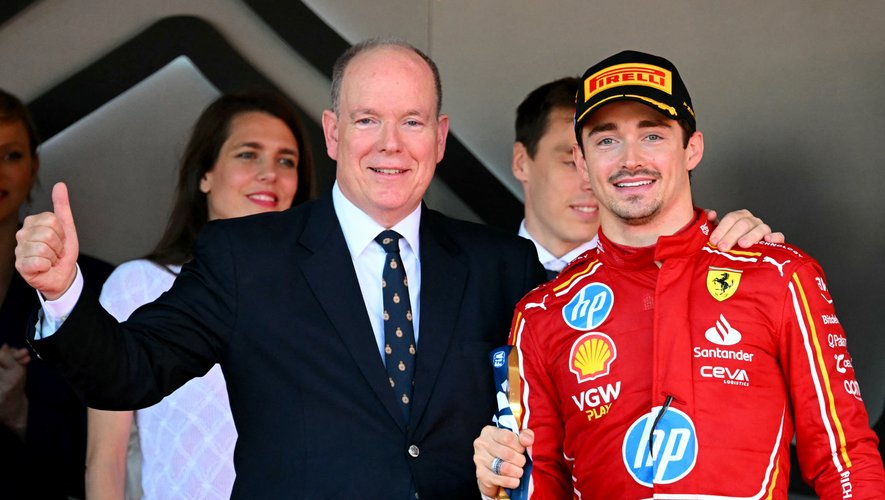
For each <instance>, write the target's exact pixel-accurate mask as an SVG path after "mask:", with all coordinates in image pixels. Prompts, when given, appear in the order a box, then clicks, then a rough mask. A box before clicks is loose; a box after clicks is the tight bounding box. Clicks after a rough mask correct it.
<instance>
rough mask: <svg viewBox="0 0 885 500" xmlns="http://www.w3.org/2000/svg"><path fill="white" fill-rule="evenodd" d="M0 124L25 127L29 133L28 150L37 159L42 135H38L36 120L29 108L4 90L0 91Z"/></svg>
mask: <svg viewBox="0 0 885 500" xmlns="http://www.w3.org/2000/svg"><path fill="white" fill-rule="evenodd" d="M0 122H6V123H15V122H19V123H21V124H22V125H24V126H25V131H26V132H27V133H28V149H30V151H31V156H32V157H34V158H36V157H37V146H39V145H40V135H39V134H38V133H37V127H36V126H35V125H34V119H33V118H32V117H31V113H30V112H29V111H28V108H27V107H26V106H25V105H24V103H22V102H21V100H20V99H19V98H18V97H16V96H14V95H12V94H10V93H9V92H6V91H5V90H3V89H0Z"/></svg>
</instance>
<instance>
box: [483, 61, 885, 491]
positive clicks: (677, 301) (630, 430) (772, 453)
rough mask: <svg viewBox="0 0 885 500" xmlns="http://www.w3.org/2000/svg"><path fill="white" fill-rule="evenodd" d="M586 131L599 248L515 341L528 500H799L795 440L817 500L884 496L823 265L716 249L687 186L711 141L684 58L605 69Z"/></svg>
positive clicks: (550, 294) (792, 254)
mask: <svg viewBox="0 0 885 500" xmlns="http://www.w3.org/2000/svg"><path fill="white" fill-rule="evenodd" d="M575 128H576V133H577V134H578V140H579V145H580V149H576V153H575V157H576V162H577V163H578V164H579V166H582V167H583V168H585V169H586V170H587V172H588V176H589V179H590V183H591V185H592V188H593V191H594V193H595V194H596V196H597V198H598V199H599V200H600V218H601V222H602V230H601V232H600V234H599V238H600V245H599V248H598V249H597V250H596V251H591V252H588V253H586V254H584V255H583V256H582V257H580V258H578V259H577V260H575V261H574V262H572V263H571V264H570V265H569V266H568V267H567V268H566V269H565V270H564V271H563V272H562V273H561V274H560V276H559V277H558V278H557V279H555V280H554V281H552V282H550V283H547V284H545V285H542V286H541V287H539V288H538V289H536V290H534V291H533V292H531V293H530V294H529V295H527V296H526V297H525V298H524V299H523V300H522V301H521V302H520V304H519V305H518V306H517V310H516V315H515V317H514V322H513V329H512V332H511V337H510V342H511V344H513V345H515V346H516V347H517V351H518V353H519V356H520V369H521V370H520V371H521V379H522V384H521V387H519V388H518V389H516V390H518V391H520V395H521V401H522V404H523V408H522V422H521V424H522V427H523V428H528V429H532V430H533V431H534V441H533V446H531V448H530V450H529V453H530V457H531V459H532V461H533V469H532V471H531V474H530V476H528V477H527V478H523V480H528V481H530V486H529V494H530V497H531V498H540V499H546V498H553V499H561V498H568V497H571V496H575V497H576V498H582V499H589V498H661V499H677V498H678V499H685V498H697V499H713V498H716V499H724V498H746V499H748V498H755V499H760V498H786V497H787V482H788V478H789V443H790V440H791V439H792V437H793V434H794V432H795V434H796V441H797V448H798V453H799V461H800V463H801V465H802V470H803V472H804V474H805V479H806V480H807V481H808V482H809V483H810V484H812V485H813V486H814V488H815V491H816V492H817V494H818V495H819V496H820V497H821V498H823V499H835V498H853V499H859V498H885V473H883V469H882V461H881V459H880V457H879V455H878V452H877V449H876V443H877V441H876V438H875V436H874V434H873V433H872V431H871V430H870V428H869V424H868V417H867V413H866V411H865V409H864V406H863V402H862V401H861V396H860V391H859V388H858V385H857V381H856V379H855V376H854V371H853V369H852V367H851V358H850V356H849V355H848V352H847V348H846V338H845V334H844V332H843V330H842V328H841V326H840V324H839V320H838V317H837V316H836V314H835V310H834V308H833V304H832V298H831V297H830V295H829V292H828V291H827V287H826V281H825V278H824V275H823V272H822V270H821V268H820V266H819V265H818V264H817V262H816V261H814V259H812V258H810V257H808V256H806V255H804V253H803V252H801V251H800V250H798V249H796V248H794V247H792V246H789V245H781V244H767V243H760V244H757V245H756V246H754V247H752V248H751V249H749V250H746V251H730V252H721V251H718V250H716V249H715V247H714V246H712V245H711V244H709V242H708V236H709V233H710V230H711V228H710V226H709V224H708V223H707V222H706V220H705V218H704V217H703V214H702V213H701V212H700V211H698V210H696V209H694V208H693V206H692V201H691V191H690V184H689V175H688V173H689V172H690V171H691V170H692V169H694V168H695V167H696V166H697V164H698V163H699V162H700V159H701V157H702V156H703V136H702V135H701V134H700V133H699V132H697V131H696V129H695V118H694V112H693V110H692V108H691V100H690V98H689V96H688V92H687V90H686V89H685V87H684V84H683V83H682V81H681V79H680V77H679V75H678V72H677V71H676V68H675V67H674V66H673V65H672V63H670V62H669V61H666V60H665V59H662V58H659V57H655V56H651V55H648V54H642V53H637V52H623V53H620V54H617V55H615V56H613V57H611V58H609V59H607V60H605V61H603V62H601V63H599V64H597V65H596V66H594V67H592V68H590V69H589V70H588V71H587V72H586V73H585V75H584V78H583V83H582V86H581V89H580V90H579V92H578V100H577V113H576V124H575ZM511 390H514V388H511ZM514 437H515V436H514ZM529 442H531V440H530V439H529ZM523 444H528V443H527V442H525V441H524V442H523ZM511 451H512V452H513V453H512V454H510V455H505V454H504V453H501V454H500V455H498V456H499V457H500V458H501V460H502V461H513V456H518V453H516V452H517V451H521V450H511ZM514 463H517V462H514ZM517 464H518V463H517ZM498 470H499V471H501V470H502V469H501V464H500V463H499V464H498ZM502 474H503V472H502ZM488 486H489V485H488V484H484V482H483V481H482V479H481V480H480V487H481V489H482V490H483V492H484V493H485V494H488V492H489V489H488Z"/></svg>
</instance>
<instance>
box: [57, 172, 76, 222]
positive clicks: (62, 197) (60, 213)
mask: <svg viewBox="0 0 885 500" xmlns="http://www.w3.org/2000/svg"><path fill="white" fill-rule="evenodd" d="M52 211H53V212H54V213H55V216H56V217H58V220H59V222H61V225H62V227H63V228H64V229H65V230H67V228H68V227H70V228H73V227H74V215H73V214H72V213H71V202H70V199H69V198H68V187H67V186H66V185H65V183H64V182H57V183H56V184H55V186H52Z"/></svg>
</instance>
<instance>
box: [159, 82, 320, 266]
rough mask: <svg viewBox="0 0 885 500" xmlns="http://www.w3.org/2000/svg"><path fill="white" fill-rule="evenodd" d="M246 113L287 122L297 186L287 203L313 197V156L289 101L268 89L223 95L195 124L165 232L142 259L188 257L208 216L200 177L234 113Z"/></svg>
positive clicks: (172, 262) (209, 166)
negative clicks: (293, 147)
mask: <svg viewBox="0 0 885 500" xmlns="http://www.w3.org/2000/svg"><path fill="white" fill-rule="evenodd" d="M249 112H261V113H267V114H269V115H271V116H274V117H276V118H279V119H280V120H282V121H283V123H285V124H286V125H288V126H289V129H290V130H291V131H292V134H293V135H294V136H295V141H296V142H297V143H298V190H297V192H296V193H295V198H294V200H293V201H292V204H293V205H297V204H299V203H301V202H303V201H306V200H309V199H311V198H312V196H313V174H314V172H313V170H314V165H313V155H312V154H311V152H310V146H309V145H308V143H307V135H306V133H305V132H304V128H303V127H302V125H301V120H300V119H299V118H298V115H297V113H296V111H295V108H294V106H293V105H292V103H291V102H290V101H289V100H288V99H287V98H286V97H284V96H283V95H281V94H279V93H277V92H271V91H267V90H248V91H242V92H237V93H233V94H226V95H223V96H221V97H219V98H218V99H216V100H215V101H214V102H213V103H212V104H210V105H209V107H207V108H206V109H205V110H204V111H203V113H202V114H200V117H199V118H198V119H197V123H196V124H194V128H193V132H192V133H191V137H190V140H189V141H188V143H187V148H186V149H185V151H184V155H183V156H182V159H181V165H180V169H179V173H178V185H177V186H176V189H175V204H174V206H173V208H172V214H171V215H170V217H169V222H168V224H167V225H166V231H165V232H164V233H163V237H162V238H160V241H159V243H157V246H156V247H155V248H154V250H153V251H152V252H151V253H150V254H148V255H147V257H146V258H148V259H150V260H152V261H154V262H157V263H159V264H163V265H177V264H184V263H185V262H187V261H188V260H190V258H191V248H192V247H193V245H194V242H195V241H196V239H197V235H198V234H199V232H200V230H201V229H203V226H205V225H206V223H207V222H208V221H209V206H208V202H207V201H206V194H205V193H203V192H202V191H200V179H202V178H203V175H204V174H205V173H206V172H208V171H209V170H211V169H212V167H213V166H214V165H215V162H216V160H218V154H219V152H220V151H221V146H222V145H223V144H224V141H226V140H227V138H228V137H229V136H230V124H231V122H232V121H233V119H234V117H236V116H238V115H240V114H242V113H249Z"/></svg>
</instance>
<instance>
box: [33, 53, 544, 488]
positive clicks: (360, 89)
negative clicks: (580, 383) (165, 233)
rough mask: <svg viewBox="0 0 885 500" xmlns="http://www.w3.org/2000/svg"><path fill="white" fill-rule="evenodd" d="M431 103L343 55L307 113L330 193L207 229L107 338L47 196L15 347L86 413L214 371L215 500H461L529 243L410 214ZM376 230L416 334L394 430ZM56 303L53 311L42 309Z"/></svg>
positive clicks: (528, 269) (425, 93)
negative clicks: (326, 106)
mask: <svg viewBox="0 0 885 500" xmlns="http://www.w3.org/2000/svg"><path fill="white" fill-rule="evenodd" d="M440 103H441V92H440V84H439V75H438V71H437V70H436V66H435V64H434V63H433V62H432V61H431V60H430V59H429V58H428V57H427V56H426V55H424V54H423V53H421V52H420V51H419V50H417V49H415V48H414V47H412V46H410V45H408V44H406V43H405V42H401V41H394V40H370V41H367V42H364V43H361V44H358V45H356V46H354V47H353V48H351V49H350V50H348V51H347V52H346V53H345V54H343V55H342V57H341V58H340V59H339V61H338V63H337V64H336V66H335V71H334V77H333V85H332V109H331V110H327V111H326V112H325V113H324V114H323V128H324V131H325V139H326V145H327V151H328V153H329V155H330V156H331V157H332V158H333V159H334V160H336V161H337V172H336V174H337V175H336V177H337V180H336V184H335V186H334V187H333V189H332V193H330V194H328V195H326V196H324V197H322V198H321V199H319V200H317V201H315V202H308V203H305V204H302V205H300V206H298V207H294V208H292V209H290V210H287V211H284V212H280V213H268V214H259V215H254V216H249V217H245V218H239V219H229V220H221V221H213V222H211V223H209V224H208V225H207V226H206V228H205V230H204V232H203V234H202V235H201V236H200V238H199V240H198V242H197V243H196V245H195V247H194V251H193V259H192V260H191V261H190V262H189V263H187V264H185V265H184V267H183V268H182V271H181V274H180V275H179V277H178V278H177V279H176V280H175V283H174V284H173V286H172V288H171V289H170V291H169V292H167V293H165V294H164V295H162V296H161V297H160V298H159V299H158V300H157V301H156V302H154V303H152V304H148V305H146V306H144V307H142V308H140V309H139V310H137V311H135V312H134V313H133V314H132V316H131V317H130V318H129V320H128V321H127V322H125V323H122V324H118V323H117V321H116V320H114V318H113V317H111V316H110V315H108V314H107V313H106V312H105V311H104V310H103V309H102V308H101V307H100V305H99V303H98V302H97V300H96V298H95V296H94V294H93V293H91V292H90V291H88V290H85V289H84V290H83V291H82V293H81V292H79V290H78V285H76V284H75V281H77V280H78V278H76V276H77V275H78V273H77V270H76V267H75V266H74V263H73V262H72V261H71V260H70V259H71V257H72V256H75V255H76V254H77V246H76V232H75V229H74V225H73V216H72V215H71V213H70V210H69V207H68V204H67V202H68V200H67V196H66V191H65V189H64V186H63V185H59V186H56V189H55V190H54V193H53V199H54V203H55V205H54V208H55V211H54V213H44V214H40V215H38V216H33V217H31V218H29V219H27V220H26V221H25V225H24V228H23V229H22V230H21V231H20V232H19V233H18V240H19V245H18V248H17V250H16V252H17V262H16V266H17V268H18V269H19V270H20V272H22V274H23V275H24V276H25V277H26V278H27V279H28V281H29V283H31V285H32V286H34V287H35V288H36V289H37V290H38V291H39V292H40V294H41V296H42V297H43V298H45V299H48V301H47V302H46V305H45V306H44V308H43V314H44V316H43V317H42V319H41V321H40V324H39V325H38V330H39V331H37V332H34V335H36V336H37V337H38V338H41V339H40V340H32V345H33V346H34V347H35V349H36V350H37V351H38V352H39V353H40V355H41V356H42V357H43V358H44V359H46V360H48V361H50V362H51V363H53V364H54V365H56V366H57V367H58V368H59V370H60V371H61V372H62V373H63V374H64V375H65V376H66V377H67V378H68V380H69V381H70V382H71V383H72V384H73V385H74V387H76V388H77V390H78V391H79V392H80V394H81V395H82V396H83V397H84V399H85V400H86V402H87V403H88V404H89V406H91V407H95V408H102V409H133V408H139V407H143V406H147V405H150V404H153V403H155V402H156V401H158V400H160V399H161V398H162V397H163V396H165V395H166V394H169V393H170V392H172V391H174V390H175V389H176V388H178V387H179V386H180V385H182V384H183V383H184V382H186V381H187V380H189V379H191V378H193V377H196V376H200V375H202V374H204V373H205V372H206V371H207V370H209V368H210V367H212V366H213V365H214V364H215V363H220V365H221V368H222V370H223V372H224V376H225V380H226V381H227V385H228V394H229V398H230V403H231V412H232V415H233V417H234V421H235V423H236V425H237V431H238V433H239V438H238V442H237V445H236V451H235V454H234V466H235V470H236V474H237V477H236V480H235V483H234V488H233V492H232V497H233V498H250V499H251V498H262V499H267V498H293V497H297V498H362V499H385V500H387V499H403V500H405V499H406V498H409V497H413V496H417V495H415V493H417V494H418V495H420V497H421V499H425V500H426V499H434V498H440V499H452V498H456V499H457V498H476V497H477V496H478V491H477V486H476V482H475V479H474V475H473V473H474V471H473V463H472V460H471V449H472V446H471V443H472V440H473V438H474V437H475V436H476V435H477V434H478V433H479V431H480V429H481V428H482V426H483V425H484V424H485V423H486V422H487V421H488V418H489V415H491V414H492V412H493V410H494V397H493V391H492V390H493V383H492V375H491V367H490V365H489V363H488V358H487V353H488V351H489V350H491V349H492V348H493V347H495V346H496V345H498V344H500V343H502V342H503V341H504V340H505V336H506V333H507V331H508V328H509V324H510V315H511V311H512V310H513V307H514V306H515V304H516V303H517V301H518V300H519V299H520V297H522V296H523V295H524V294H525V293H526V292H527V291H529V290H530V289H532V288H533V287H534V286H535V285H537V284H538V283H540V282H542V281H543V280H544V277H545V274H544V270H543V268H542V267H541V266H540V264H539V263H538V260H537V256H536V253H535V250H534V248H533V247H532V245H531V243H529V242H528V241H526V240H524V239H522V238H519V237H518V236H516V235H512V234H506V233H505V232H503V231H498V230H494V229H490V228H488V227H484V226H480V225H477V224H472V223H466V222H461V221H456V220H453V219H450V218H448V217H445V216H443V215H442V214H440V213H437V212H435V211H433V210H430V209H428V208H426V207H425V206H423V204H422V203H421V198H422V196H423V194H424V191H425V190H426V189H427V186H428V185H429V183H430V180H431V178H432V176H433V173H434V170H435V167H436V164H437V163H438V162H439V160H440V159H441V158H442V156H443V151H444V148H445V142H446V135H447V132H448V123H449V122H448V118H447V117H446V116H445V115H444V114H441V113H440ZM387 228H391V229H393V230H395V231H397V232H398V233H400V234H401V235H403V237H404V238H403V239H402V240H400V242H399V243H400V250H401V254H402V257H403V261H404V265H405V269H406V274H407V277H408V281H409V297H410V301H411V304H412V306H413V307H412V318H413V324H414V330H415V337H416V340H417V354H416V358H417V359H416V368H415V372H414V379H413V380H414V386H413V391H412V397H411V402H410V405H411V410H410V416H409V417H408V419H407V417H406V416H404V412H403V411H402V410H401V408H400V407H399V402H398V399H397V398H396V397H395V395H394V393H393V391H392V390H391V387H390V384H389V380H388V375H387V371H386V368H385V364H384V361H383V359H384V358H383V354H382V353H383V351H384V344H382V341H383V328H382V327H381V325H382V301H381V286H380V281H381V280H380V277H381V268H382V266H383V265H384V261H385V257H384V256H385V252H384V250H383V249H382V248H381V247H380V245H378V244H377V243H375V242H374V241H373V240H374V238H375V237H376V236H377V235H378V234H379V233H380V232H381V231H383V230H385V229H387ZM69 288H70V289H69ZM65 292H66V293H65ZM63 294H65V296H64V297H63V296H62V295H63ZM72 296H73V297H74V299H73V302H74V303H75V305H74V307H73V308H72V309H71V310H70V311H69V312H68V311H62V312H61V313H60V314H59V313H53V312H51V311H50V309H51V308H52V307H54V306H56V305H59V304H60V303H65V302H66V301H68V300H69V299H70V298H71V297H72ZM58 299H60V300H58ZM65 316H66V318H65V319H64V320H63V322H62V323H61V326H60V327H59V328H58V329H57V330H56V329H55V328H54V327H55V326H56V325H55V324H53V323H56V320H57V319H58V318H62V317H65ZM51 332H54V333H51Z"/></svg>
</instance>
